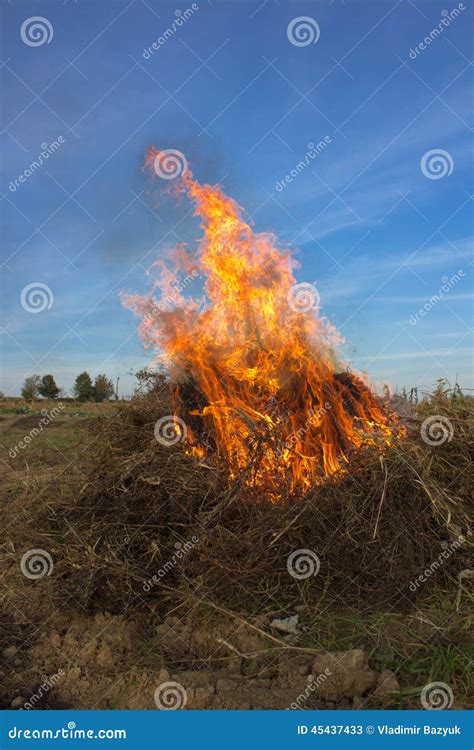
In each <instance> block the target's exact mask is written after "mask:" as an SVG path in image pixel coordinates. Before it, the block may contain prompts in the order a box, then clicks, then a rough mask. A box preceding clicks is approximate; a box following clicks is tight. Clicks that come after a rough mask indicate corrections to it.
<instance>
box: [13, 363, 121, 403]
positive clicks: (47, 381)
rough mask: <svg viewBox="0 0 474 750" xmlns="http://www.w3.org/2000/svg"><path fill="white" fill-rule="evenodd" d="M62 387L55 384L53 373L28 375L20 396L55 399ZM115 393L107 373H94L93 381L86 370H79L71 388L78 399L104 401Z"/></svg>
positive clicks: (31, 398)
mask: <svg viewBox="0 0 474 750" xmlns="http://www.w3.org/2000/svg"><path fill="white" fill-rule="evenodd" d="M62 392H63V391H62V389H61V388H60V387H59V386H58V385H57V383H56V381H55V379H54V376H53V375H43V377H40V376H39V375H30V376H29V377H27V378H26V379H25V382H24V383H23V387H22V389H21V395H22V397H23V398H24V399H25V400H27V401H32V400H33V399H35V398H38V396H42V397H43V398H49V399H56V398H58V397H59V396H60V395H61V394H62ZM114 393H115V388H114V384H113V382H112V381H111V380H110V379H109V378H108V377H107V375H96V377H95V379H94V382H92V378H91V376H90V375H89V373H88V372H86V371H84V372H81V373H80V374H79V375H78V376H77V378H76V380H75V381H74V386H73V388H72V396H73V398H75V399H77V400H78V401H97V402H100V401H106V400H107V399H110V398H112V396H113V395H114Z"/></svg>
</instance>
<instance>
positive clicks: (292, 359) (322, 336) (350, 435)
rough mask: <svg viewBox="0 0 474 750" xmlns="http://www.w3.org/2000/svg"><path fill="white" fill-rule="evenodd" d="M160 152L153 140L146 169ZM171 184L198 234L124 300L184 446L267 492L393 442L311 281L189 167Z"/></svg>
mask: <svg viewBox="0 0 474 750" xmlns="http://www.w3.org/2000/svg"><path fill="white" fill-rule="evenodd" d="M161 155H162V152H159V151H157V150H156V149H154V148H150V149H149V151H148V155H147V161H146V164H147V166H148V167H150V168H153V165H154V164H156V161H155V160H156V159H159V158H161ZM173 191H175V192H177V193H183V194H184V195H185V196H186V197H187V198H189V199H190V200H191V201H192V203H193V205H194V207H195V215H196V216H199V217H200V219H201V228H202V232H203V234H202V238H201V240H200V241H199V243H198V247H197V248H196V249H194V250H193V251H191V250H189V249H187V248H185V247H184V246H183V244H182V243H180V244H178V245H177V247H176V248H175V250H174V252H173V254H172V258H171V260H172V264H173V271H171V269H170V268H169V266H168V265H167V264H166V263H164V262H163V261H157V262H156V263H155V264H154V265H153V266H152V268H156V269H157V270H158V272H159V274H158V280H157V281H155V283H154V286H153V290H152V292H151V294H149V295H148V296H144V297H143V296H138V295H133V296H129V297H126V298H125V299H124V303H125V304H126V305H127V306H128V307H131V308H132V309H133V310H134V311H135V312H136V313H137V314H138V315H139V316H140V318H141V324H140V335H141V337H142V339H143V341H144V342H145V345H146V346H147V347H152V348H155V349H156V350H157V353H158V358H163V357H164V359H165V361H166V363H167V366H168V369H169V371H170V374H171V377H172V382H173V389H174V390H173V398H174V405H175V416H176V418H177V417H178V416H179V417H180V419H183V420H184V423H185V424H186V427H187V430H186V446H187V448H186V449H187V450H188V452H190V453H193V454H195V455H196V456H198V457H205V456H207V455H209V454H211V453H212V454H215V455H217V457H218V458H219V459H220V460H222V461H224V462H225V463H226V465H227V467H228V470H229V474H230V475H231V476H232V477H237V476H240V475H242V474H243V475H244V478H245V481H247V482H248V483H249V484H251V485H254V486H255V485H256V486H260V487H265V488H267V489H268V492H269V493H270V494H271V492H272V489H273V490H275V491H276V490H277V489H278V488H280V489H281V488H283V487H286V488H289V489H290V490H296V489H298V490H304V489H306V488H309V487H311V486H313V485H315V484H318V483H320V482H321V481H323V479H324V478H325V477H327V476H329V475H332V474H335V473H336V472H339V471H344V467H345V466H347V464H348V462H349V454H350V453H351V452H352V451H353V449H357V448H360V447H361V446H363V445H377V446H381V447H382V448H383V446H384V445H388V444H390V443H391V442H392V441H393V439H394V437H395V436H396V435H397V434H398V432H399V427H398V425H397V423H396V420H395V418H394V416H393V415H390V414H389V413H387V412H385V410H384V409H383V408H382V406H381V404H380V402H379V401H378V399H377V398H376V397H375V396H374V395H373V393H372V392H371V390H370V389H369V387H368V386H367V385H366V384H365V383H364V382H363V381H362V379H361V378H359V377H356V376H354V375H352V374H351V373H349V372H347V371H344V368H343V367H342V366H341V364H340V363H339V362H338V359H337V357H336V354H335V351H336V350H337V346H338V343H339V342H340V337H339V335H338V333H337V331H336V330H335V328H334V327H333V326H332V325H331V324H330V323H329V322H328V321H327V320H326V319H325V318H323V317H321V315H320V311H319V298H318V294H317V291H316V289H315V288H314V286H312V285H308V284H297V283H296V280H295V278H294V275H293V269H294V268H295V267H296V266H297V264H296V263H295V261H294V260H293V258H292V256H291V253H290V251H289V250H287V249H280V248H279V247H277V241H276V238H275V237H274V236H273V235H272V234H269V233H255V232H254V231H253V229H252V227H251V226H250V224H249V223H247V222H246V221H245V219H244V216H243V211H242V209H241V208H240V207H239V206H238V205H237V203H236V202H235V201H234V200H233V199H232V198H229V197H228V196H227V195H225V194H224V192H223V191H222V190H221V188H220V187H212V186H210V185H201V184H200V183H199V182H198V181H197V180H196V179H195V178H194V177H193V175H192V173H191V172H190V170H189V169H188V168H187V167H186V168H185V169H184V171H183V173H182V174H181V175H180V176H179V177H177V178H176V179H175V180H174V183H173ZM178 272H182V273H186V274H187V276H186V278H192V276H195V277H196V276H199V278H200V279H201V281H202V283H203V287H204V291H205V297H204V298H203V299H200V300H195V299H193V297H192V296H191V295H189V294H188V295H183V294H182V292H183V289H182V288H178V289H177V288H176V285H175V279H176V273H178ZM157 290H159V291H160V295H159V297H157V296H156V294H155V293H156V292H157Z"/></svg>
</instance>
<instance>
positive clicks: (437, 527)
mask: <svg viewBox="0 0 474 750" xmlns="http://www.w3.org/2000/svg"><path fill="white" fill-rule="evenodd" d="M417 408H418V413H417V414H415V415H414V416H413V418H412V419H411V421H410V429H409V433H410V434H409V436H408V437H407V438H405V439H403V440H401V441H399V442H398V444H397V445H396V446H394V447H392V448H391V449H390V450H388V451H387V452H385V453H384V454H383V456H381V455H380V454H379V453H378V452H376V451H373V450H365V451H364V452H363V453H360V454H359V455H357V456H354V457H353V462H352V465H351V469H350V472H348V473H347V474H346V475H345V476H344V477H342V478H340V479H339V478H336V479H333V480H328V481H327V482H326V483H325V484H324V485H322V486H320V487H318V488H316V489H314V490H313V491H310V492H308V493H307V494H306V495H305V496H304V497H287V496H284V497H282V498H281V499H280V500H279V502H278V503H273V504H272V503H269V502H268V499H267V498H266V497H265V496H264V493H262V492H259V491H258V490H252V491H251V490H249V489H248V487H247V486H246V485H245V483H244V481H243V477H241V478H240V479H239V480H235V481H229V480H228V478H227V476H226V473H225V469H224V468H223V467H220V466H219V465H218V464H217V463H215V462H214V461H213V460H212V459H206V460H205V461H200V460H199V459H197V458H195V457H192V456H187V455H186V454H185V453H184V451H183V447H182V445H181V444H177V445H176V446H172V447H165V446H162V445H160V444H159V443H158V442H157V441H156V440H155V437H154V434H153V428H154V425H155V422H156V420H157V419H158V418H159V417H161V416H163V415H166V414H170V413H171V405H170V401H169V397H168V395H167V390H166V388H164V389H161V390H158V389H155V390H152V391H150V392H149V393H146V394H141V395H137V396H136V397H135V398H134V399H133V400H132V401H131V402H128V403H123V404H119V405H117V407H116V409H115V410H114V411H113V413H112V414H108V415H106V416H104V417H102V418H99V419H97V420H95V421H94V422H93V424H92V427H91V434H90V438H89V442H88V443H86V444H87V446H88V447H87V448H86V449H84V450H83V453H82V456H81V463H80V464H78V466H77V469H78V471H77V472H76V474H75V475H71V474H68V476H67V477H66V478H65V477H63V478H62V479H61V480H60V481H59V482H58V483H56V484H55V486H54V487H51V488H50V490H49V491H48V494H47V497H46V498H45V500H44V501H43V502H42V503H41V504H38V505H37V506H36V507H33V509H32V515H33V526H34V531H35V539H36V545H37V546H39V547H43V548H44V549H47V550H49V552H50V554H51V555H52V556H53V559H54V560H55V570H56V573H57V575H56V576H55V584H54V587H53V596H54V598H55V600H56V601H57V602H58V603H61V602H62V601H66V600H67V599H68V598H69V597H73V598H74V600H75V601H76V602H79V603H80V604H81V605H82V606H84V607H86V608H88V609H91V610H93V611H97V610H104V609H107V610H109V611H112V612H118V611H122V610H123V609H124V608H133V607H138V608H141V609H142V608H148V607H150V608H152V609H153V610H158V611H160V612H161V613H165V612H169V611H172V610H173V608H174V607H176V606H180V605H182V603H183V601H186V600H188V601H189V602H192V601H196V599H203V600H204V601H206V602H212V603H213V604H214V605H217V606H221V607H226V608H228V609H231V610H233V611H237V612H240V613H247V614H250V613H255V612H260V611H262V610H270V609H273V610H280V611H281V610H286V611H288V610H289V609H291V608H292V607H294V606H295V605H297V604H301V603H303V604H311V605H312V606H315V607H316V606H317V607H318V609H325V608H326V607H328V606H332V605H338V604H339V605H344V606H352V607H357V610H358V612H360V613H362V612H364V610H370V609H371V608H373V607H375V606H379V607H380V606H384V607H389V606H395V605H396V604H398V608H399V609H400V608H401V609H403V608H404V607H408V606H409V604H410V601H411V600H413V598H416V597H417V595H418V593H417V592H412V591H411V590H410V587H409V584H410V581H412V580H413V579H415V578H417V577H418V575H419V574H420V573H421V572H423V570H425V569H426V568H428V567H429V566H430V564H431V563H432V562H433V560H436V559H437V558H438V556H439V554H440V552H441V551H442V547H441V543H442V542H443V541H444V542H448V543H450V542H452V540H453V539H456V538H457V537H458V536H459V535H460V534H463V535H464V536H465V537H466V538H467V537H468V536H469V533H470V530H469V512H470V510H472V507H471V508H470V505H469V504H470V502H471V499H470V488H471V487H472V474H471V472H472V469H471V466H472V464H471V456H470V448H471V445H472V443H471V438H470V435H471V432H472V417H473V413H474V409H473V401H472V400H470V399H464V398H452V396H451V395H450V394H447V395H446V394H444V395H443V394H442V393H438V394H437V395H436V397H435V398H433V399H431V400H430V401H427V402H424V403H423V404H422V405H420V406H419V407H417ZM430 414H442V415H444V416H446V417H448V418H449V420H450V421H451V423H452V425H453V428H454V436H453V438H452V440H451V441H447V442H445V443H443V444H442V445H438V446H430V445H427V444H426V443H425V442H423V440H422V439H421V437H420V424H421V422H422V421H423V419H424V418H425V417H426V416H428V415H430ZM256 460H258V459H257V458H256ZM253 468H254V467H249V472H251V471H252V469H253ZM28 533H29V534H30V538H31V529H30V530H29V531H28ZM193 537H194V538H197V539H198V542H196V543H193V544H192V545H190V546H192V549H191V550H190V551H189V552H187V553H186V554H183V555H182V557H181V559H178V557H177V545H182V546H181V550H183V548H184V545H186V544H187V543H189V544H190V543H191V540H192V539H193ZM468 546H469V543H468V542H467V543H466V544H463V547H462V549H461V550H460V551H459V552H457V553H456V555H453V556H452V557H451V558H449V559H448V560H446V561H445V563H444V564H443V566H442V568H441V569H440V571H438V573H437V582H438V583H440V582H443V581H444V582H446V581H449V580H450V579H452V577H453V575H454V570H459V569H460V568H459V566H460V565H461V566H463V567H468V562H467V557H466V556H467V548H468ZM299 549H309V550H311V551H313V552H314V553H315V554H317V556H318V557H319V560H320V571H319V574H318V575H315V576H311V577H309V578H307V579H305V580H301V581H297V580H295V579H294V578H293V577H292V576H290V575H289V573H288V570H287V559H288V555H289V554H290V553H291V552H293V551H295V550H299ZM464 558H466V559H464ZM160 570H166V573H165V574H161V573H160V572H159V571H160ZM153 576H155V577H156V581H155V583H154V584H153V585H151V586H150V587H145V588H149V589H150V590H144V583H145V582H146V581H147V580H149V579H151V578H152V577H153ZM426 585H427V586H428V585H429V584H426ZM424 592H426V587H424Z"/></svg>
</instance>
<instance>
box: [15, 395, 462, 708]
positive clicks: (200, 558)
mask: <svg viewBox="0 0 474 750" xmlns="http://www.w3.org/2000/svg"><path fill="white" fill-rule="evenodd" d="M0 407H1V409H0V428H1V444H2V464H1V474H2V476H1V478H2V505H3V513H2V521H3V533H2V552H3V555H2V557H3V564H2V591H1V609H0V639H1V640H0V650H1V652H2V665H1V667H0V669H1V673H2V679H1V680H0V683H1V684H2V688H1V693H0V702H1V706H2V707H4V708H7V707H10V706H12V707H15V708H23V707H25V706H26V707H27V708H42V709H44V708H86V709H92V708H102V709H113V708H130V709H132V708H143V709H148V708H149V709H154V708H156V707H157V706H158V707H160V701H161V702H162V703H164V704H166V703H167V702H173V701H181V703H182V704H183V705H184V704H185V705H187V707H189V708H194V707H195V708H249V707H250V708H288V707H292V708H318V707H319V708H332V707H336V708H343V707H345V708H350V707H354V708H369V707H370V708H374V707H375V708H399V709H407V708H422V707H424V703H423V701H425V702H426V701H427V700H430V699H429V698H427V697H426V690H425V693H423V691H424V688H426V686H428V687H429V686H431V685H432V683H443V685H444V687H442V688H441V691H442V692H441V700H444V696H445V695H446V690H447V688H449V692H448V693H447V695H448V698H449V697H450V696H451V695H452V701H451V700H449V704H450V705H453V707H455V708H466V707H468V706H469V705H471V704H470V701H471V696H472V684H471V683H470V680H471V679H472V677H471V673H472V670H471V668H470V665H471V663H472V662H471V660H472V645H473V641H472V628H471V626H472V595H471V592H470V590H469V583H470V580H472V571H470V565H469V549H470V547H471V541H470V537H469V516H470V514H471V513H472V505H470V502H471V500H470V487H472V482H471V476H470V471H471V468H470V467H471V463H470V456H469V448H470V446H472V438H471V434H472V418H473V406H472V400H471V399H464V398H462V397H459V395H458V397H457V398H453V394H450V393H448V394H445V395H442V396H440V395H439V394H438V397H437V399H436V400H431V401H430V402H429V403H428V402H426V403H423V404H421V405H418V407H414V408H413V411H414V414H413V415H412V416H411V417H410V419H411V427H410V431H409V435H408V436H407V437H406V438H405V439H404V441H402V443H403V445H401V447H397V448H393V449H390V450H389V451H388V453H387V454H385V455H383V456H380V455H377V456H372V455H364V456H362V457H361V459H360V462H359V463H358V464H357V463H356V464H355V467H354V470H353V471H352V472H350V473H349V475H348V476H346V477H344V478H342V479H341V480H338V481H337V482H336V481H334V482H332V481H331V482H328V483H327V486H326V487H323V488H322V489H321V488H318V490H317V491H315V492H314V493H309V495H310V496H309V497H305V498H303V499H301V500H300V501H299V502H294V503H288V502H287V501H285V503H283V506H282V505H278V504H275V503H274V504H271V503H269V502H268V500H266V499H265V498H262V496H261V493H260V495H259V493H258V492H256V493H255V492H252V491H250V490H248V489H247V488H245V487H243V486H242V484H241V483H239V482H238V481H234V482H231V481H228V480H227V479H226V478H225V477H224V476H223V474H222V473H221V471H220V469H219V467H218V466H216V465H214V464H213V463H212V461H211V460H209V461H208V460H203V461H198V459H196V458H195V457H192V456H186V455H184V453H183V451H182V450H181V447H180V446H179V445H178V446H173V447H172V448H163V447H161V446H157V444H156V441H155V440H154V438H153V424H154V423H155V422H156V420H157V418H158V417H159V415H160V414H162V413H167V411H168V408H169V407H168V404H167V402H166V399H165V397H163V395H162V394H159V393H154V392H150V393H147V394H145V395H143V396H140V397H137V398H136V399H135V400H134V401H132V402H123V403H118V404H115V403H106V404H78V403H74V402H65V403H64V408H61V409H59V411H58V404H55V403H54V402H41V403H40V402H36V403H35V404H25V403H23V402H21V401H20V400H13V399H9V400H6V399H4V400H3V401H2V402H1V404H0ZM54 408H56V412H54V413H53V415H52V417H51V418H49V419H46V420H45V421H46V422H47V424H44V423H43V425H42V426H41V428H38V424H39V420H40V419H41V418H42V417H43V418H44V411H43V412H42V411H41V410H46V412H47V413H49V414H52V410H53V409H54ZM168 413H169V412H168ZM430 414H431V415H432V414H443V415H446V416H447V417H449V419H450V421H451V423H452V424H453V426H454V434H453V436H452V439H449V440H448V441H446V442H445V443H444V444H443V445H438V446H433V445H426V444H425V443H424V442H423V441H422V440H421V439H420V436H419V425H420V424H421V422H422V420H423V419H424V418H426V417H427V416H429V415H430ZM32 431H33V432H32ZM26 436H30V439H29V440H25V438H26ZM194 532H195V533H194ZM308 549H309V550H310V551H311V550H314V549H317V550H318V554H319V562H320V566H321V569H320V570H319V571H316V572H317V575H311V576H310V577H307V576H304V577H303V576H302V577H301V579H295V578H294V577H292V576H291V575H289V574H288V570H287V558H288V555H289V553H291V551H292V550H298V551H301V550H303V551H306V552H308ZM31 550H39V553H40V559H39V562H38V561H36V562H35V560H34V559H33V557H32V556H31V555H30V558H29V560H28V557H27V556H26V555H27V553H28V552H30V551H31ZM45 552H46V553H47V554H46V555H45V554H44V553H45ZM25 556H26V558H25ZM310 562H311V561H310ZM35 566H36V567H35ZM471 567H472V563H471ZM25 571H26V572H25ZM427 571H428V573H427ZM420 576H422V578H423V580H421V579H420V578H419V577H420ZM289 618H293V619H289ZM275 621H277V622H275ZM278 621H280V622H278ZM281 621H282V622H281ZM343 652H346V653H343ZM170 684H172V686H173V687H172V688H169V687H163V686H169V685H170ZM176 685H177V686H178V687H176ZM435 690H436V688H435ZM443 691H444V692H443ZM184 695H185V698H184V697H183V696H184ZM423 696H424V697H423ZM436 699H437V698H436V696H435V697H434V698H432V700H436Z"/></svg>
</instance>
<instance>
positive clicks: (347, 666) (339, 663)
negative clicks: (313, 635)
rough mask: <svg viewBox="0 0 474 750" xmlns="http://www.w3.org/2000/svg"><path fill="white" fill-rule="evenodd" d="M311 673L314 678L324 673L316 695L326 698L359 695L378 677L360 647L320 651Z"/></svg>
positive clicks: (372, 685)
mask: <svg viewBox="0 0 474 750" xmlns="http://www.w3.org/2000/svg"><path fill="white" fill-rule="evenodd" d="M312 673H313V675H314V677H315V678H316V679H318V677H321V676H322V675H327V679H325V680H322V679H320V680H319V681H318V694H319V695H320V697H321V698H322V699H323V700H329V701H338V700H341V699H342V698H354V697H355V696H362V695H364V693H367V692H368V691H369V690H371V689H372V688H374V687H375V685H376V684H377V678H378V675H377V672H375V671H374V670H373V669H370V668H369V666H368V663H367V654H366V653H365V651H362V649H354V650H353V651H333V652H330V653H327V654H320V655H318V656H317V657H316V658H315V659H314V660H313V666H312Z"/></svg>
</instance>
